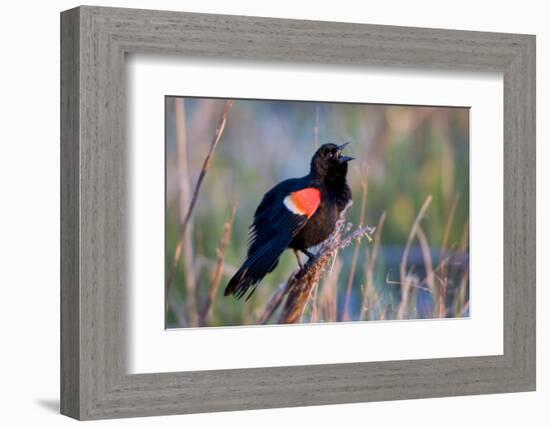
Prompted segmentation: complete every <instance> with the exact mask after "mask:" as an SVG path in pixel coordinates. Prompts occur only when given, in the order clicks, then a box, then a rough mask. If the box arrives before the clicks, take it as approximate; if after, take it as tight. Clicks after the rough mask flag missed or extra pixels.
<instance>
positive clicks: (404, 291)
mask: <svg viewBox="0 0 550 427" xmlns="http://www.w3.org/2000/svg"><path fill="white" fill-rule="evenodd" d="M431 202H432V195H431V194H430V195H429V196H428V197H426V200H425V201H424V203H423V204H422V207H421V208H420V211H419V212H418V215H417V216H416V219H415V220H414V223H413V226H412V228H411V231H410V232H409V237H408V239H407V244H406V246H405V250H404V251H403V257H402V258H401V265H400V267H399V275H400V277H401V303H400V304H399V309H398V311H397V317H398V319H404V318H405V315H406V312H407V307H408V304H409V294H410V288H411V280H410V277H409V275H408V274H407V262H408V260H409V252H410V251H411V244H412V241H413V239H414V236H415V235H416V234H417V231H418V227H419V225H420V221H421V220H422V218H423V217H424V215H425V214H426V210H427V209H428V207H429V206H430V203H431Z"/></svg>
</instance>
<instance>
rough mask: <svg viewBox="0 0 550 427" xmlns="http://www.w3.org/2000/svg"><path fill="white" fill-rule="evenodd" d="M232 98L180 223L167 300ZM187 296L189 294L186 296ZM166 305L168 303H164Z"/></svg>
mask: <svg viewBox="0 0 550 427" xmlns="http://www.w3.org/2000/svg"><path fill="white" fill-rule="evenodd" d="M233 103H234V101H233V100H228V101H227V102H226V103H225V106H224V109H223V112H222V116H221V119H220V122H219V124H218V127H217V128H216V133H215V134H214V138H213V139H212V143H211V144H210V149H209V150H208V154H207V155H206V158H205V159H204V162H203V165H202V168H201V171H200V174H199V177H198V179H197V183H196V185H195V189H194V191H193V196H192V198H191V202H190V203H189V208H188V209H187V214H186V215H185V218H184V220H183V223H182V225H181V231H180V238H179V240H178V244H177V245H176V250H175V251H174V258H173V261H172V268H171V270H170V274H169V276H168V279H167V280H166V290H165V298H166V300H168V298H169V295H170V290H171V288H172V283H173V281H174V276H175V275H176V270H177V267H178V263H179V260H180V257H181V252H182V249H183V244H184V240H185V234H186V230H187V227H188V225H189V222H190V220H191V216H192V214H193V209H194V208H195V204H196V203H197V198H198V196H199V190H200V187H201V184H202V181H203V180H204V177H205V175H206V172H207V171H208V168H209V167H210V163H211V161H212V156H213V155H214V151H215V150H216V147H217V146H218V143H219V142H220V139H221V137H222V134H223V131H224V129H225V125H226V123H227V116H228V114H229V111H230V110H231V108H232V107H233ZM188 298H189V296H188ZM166 306H168V304H166Z"/></svg>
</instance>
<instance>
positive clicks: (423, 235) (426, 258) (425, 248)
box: [416, 226, 436, 294]
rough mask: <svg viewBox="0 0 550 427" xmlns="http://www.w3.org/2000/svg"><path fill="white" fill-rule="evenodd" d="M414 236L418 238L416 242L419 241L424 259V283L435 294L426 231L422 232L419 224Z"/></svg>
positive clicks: (430, 254)
mask: <svg viewBox="0 0 550 427" xmlns="http://www.w3.org/2000/svg"><path fill="white" fill-rule="evenodd" d="M416 237H417V238H418V242H419V243H420V250H421V251H422V258H423V259H424V268H425V270H426V284H427V285H428V289H429V290H430V291H431V293H433V294H435V292H436V289H435V280H434V278H435V275H434V267H433V262H432V253H431V251H430V244H429V243H428V238H427V237H426V233H424V230H422V227H420V226H419V227H418V229H417V230H416Z"/></svg>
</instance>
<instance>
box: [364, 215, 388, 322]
mask: <svg viewBox="0 0 550 427" xmlns="http://www.w3.org/2000/svg"><path fill="white" fill-rule="evenodd" d="M385 221H386V211H384V212H382V215H380V219H379V220H378V224H377V225H376V234H375V235H374V245H373V247H372V253H371V256H370V258H368V260H367V268H366V284H365V289H364V291H363V303H362V304H361V312H360V315H359V319H360V320H365V317H366V312H367V309H368V306H369V303H370V305H371V308H370V310H369V312H370V315H369V318H370V320H374V318H373V308H374V307H372V306H373V304H374V300H375V294H376V290H375V289H374V267H375V265H376V258H377V257H378V252H379V250H380V239H381V236H382V229H383V228H384V222H385ZM365 253H368V248H367V249H366V250H365Z"/></svg>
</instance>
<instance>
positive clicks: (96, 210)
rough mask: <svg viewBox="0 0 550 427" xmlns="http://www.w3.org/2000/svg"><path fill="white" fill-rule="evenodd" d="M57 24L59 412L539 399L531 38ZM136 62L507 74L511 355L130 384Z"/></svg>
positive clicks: (360, 28)
mask: <svg viewBox="0 0 550 427" xmlns="http://www.w3.org/2000/svg"><path fill="white" fill-rule="evenodd" d="M61 21H62V25H61V38H62V56H61V58H62V64H61V79H62V93H61V119H62V132H61V134H62V138H61V161H62V175H61V188H62V194H61V203H62V206H61V212H62V218H61V230H62V237H61V246H62V265H61V276H62V283H61V286H62V294H61V298H62V302H61V310H62V330H61V335H62V340H61V341H62V342H61V353H62V360H61V363H62V377H61V403H62V406H61V407H62V413H64V414H66V415H69V416H71V417H74V418H78V419H99V418H114V417H130V416H148V415H163V414H180V413H193V412H212V411H227V410H242V409H257V408H273V407H282V406H303V405H321V404H335V403H347V402H364V401H379V400H391V399H410V398H422V397H436V396H456V395H465V394H481V393H501V392H513V391H527V390H534V388H535V38H534V36H529V35H518V34H497V33H483V32H470V31H451V30H439V29H422V28H406V27H392V26H378V25H376V26H373V25H359V24H346V23H335V22H315V21H300V20H282V19H269V18H253V17H241V16H223V15H205V14H192V13H181V12H162V11H145V10H132V9H113V8H96V7H80V8H77V9H73V10H70V11H67V12H63V13H62V19H61ZM128 53H150V54H166V53H168V54H176V55H184V56H187V57H211V58H218V59H220V58H221V59H224V60H227V59H237V60H241V59H244V60H264V61H274V60H276V61H289V62H292V63H294V64H298V65H299V64H304V65H307V64H312V63H320V64H324V65H330V66H335V67H345V68H349V67H361V66H363V65H387V66H392V67H417V68H432V69H433V68H435V69H446V70H480V71H499V72H502V73H503V75H504V123H505V127H504V163H505V164H504V166H505V177H504V212H505V215H504V261H505V262H504V331H505V332H504V354H503V355H501V356H487V357H468V358H448V359H430V360H414V361H399V362H370V363H353V364H333V365H315V366H291V367H276V368H260V369H235V370H219V371H205V372H179V373H178V372H176V373H158V374H140V375H128V374H127V373H126V372H127V371H126V369H125V366H126V365H125V358H126V354H125V350H126V345H125V344H126V339H127V338H126V337H127V334H126V327H127V325H126V324H125V319H126V317H125V308H126V307H125V301H126V290H127V289H126V285H127V281H128V280H130V276H129V266H128V265H127V257H126V250H127V246H128V245H129V244H131V240H130V239H131V236H130V235H129V233H128V229H127V226H128V225H127V223H126V215H125V214H126V210H127V201H128V193H127V189H128V187H127V185H126V180H127V173H128V171H127V170H128V166H129V165H128V164H126V158H127V150H128V147H127V144H126V140H125V137H124V132H125V130H124V121H125V111H124V103H125V90H126V87H125V81H124V56H125V54H128ZM159 285H162V284H159ZM182 357H183V356H182Z"/></svg>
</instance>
